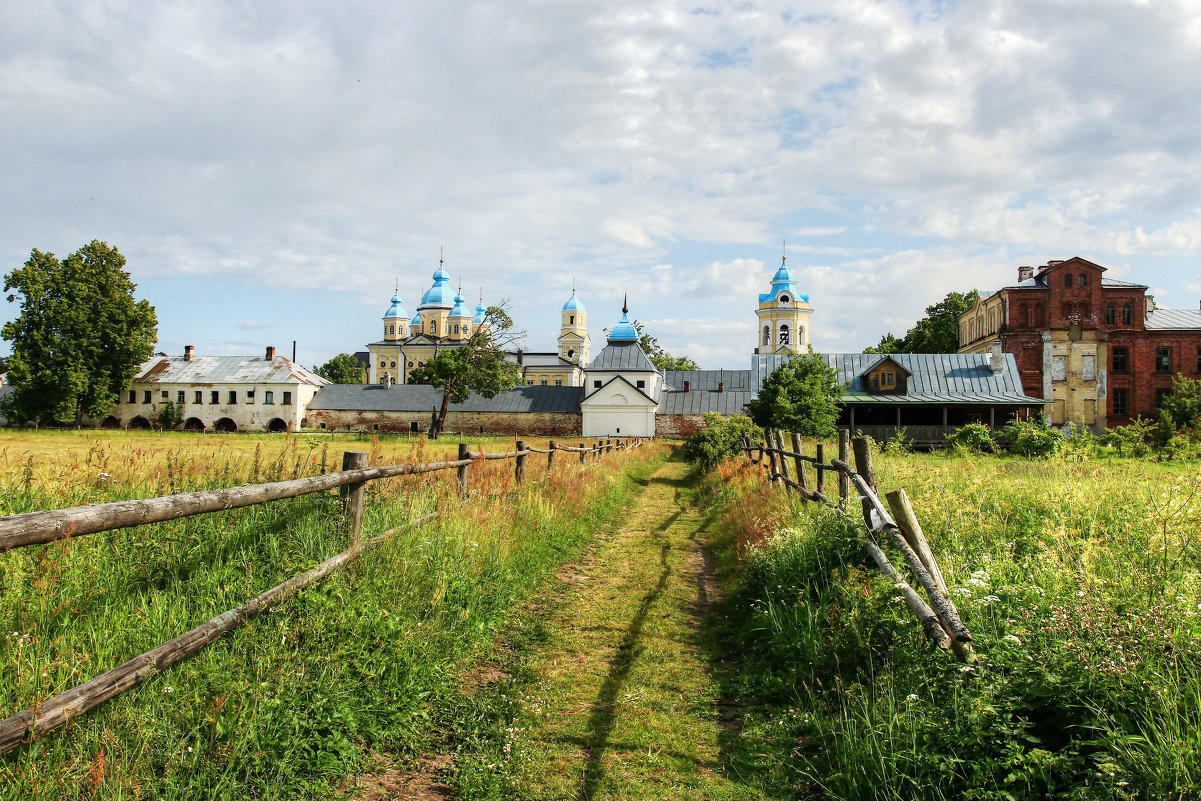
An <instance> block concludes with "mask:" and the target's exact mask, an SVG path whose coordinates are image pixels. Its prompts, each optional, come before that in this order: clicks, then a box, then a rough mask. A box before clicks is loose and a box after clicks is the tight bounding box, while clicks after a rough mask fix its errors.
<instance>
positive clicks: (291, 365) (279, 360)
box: [133, 356, 329, 387]
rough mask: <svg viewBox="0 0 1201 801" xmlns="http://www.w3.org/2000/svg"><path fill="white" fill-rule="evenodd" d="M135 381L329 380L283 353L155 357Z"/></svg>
mask: <svg viewBox="0 0 1201 801" xmlns="http://www.w3.org/2000/svg"><path fill="white" fill-rule="evenodd" d="M133 383H135V384H311V385H312V386H315V387H321V386H325V385H326V384H328V383H329V382H328V381H326V380H325V379H324V378H322V377H321V376H319V375H317V374H316V373H314V372H313V371H312V370H309V369H307V368H304V367H301V366H300V365H299V364H296V363H295V362H293V361H291V360H290V359H287V358H285V357H283V356H276V357H275V358H274V359H271V360H270V361H268V360H267V359H265V358H263V357H261V356H259V357H255V358H249V357H245V356H194V357H193V358H192V359H191V360H189V359H186V358H184V357H183V356H158V357H155V358H153V359H150V360H149V361H147V362H145V363H143V364H142V367H141V369H140V371H139V373H138V374H137V375H136V376H134V379H133Z"/></svg>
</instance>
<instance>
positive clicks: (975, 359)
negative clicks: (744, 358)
mask: <svg viewBox="0 0 1201 801" xmlns="http://www.w3.org/2000/svg"><path fill="white" fill-rule="evenodd" d="M1001 355H1002V357H1003V359H1004V369H1002V370H1001V372H1000V373H994V372H993V371H992V366H991V358H992V357H991V355H990V354H988V353H891V354H886V355H885V354H879V353H826V354H822V358H823V359H825V361H826V364H828V365H830V366H831V367H833V368H834V369H835V370H837V371H838V380H839V381H841V382H842V383H843V385H844V386H845V389H844V390H843V396H842V401H843V403H854V404H858V403H888V404H898V403H939V404H944V403H962V404H990V403H993V404H996V403H1000V404H1012V405H1034V404H1042V403H1043V400H1042V399H1041V398H1032V397H1029V396H1027V395H1026V394H1025V392H1024V391H1023V390H1022V380H1021V376H1020V375H1019V373H1018V368H1017V362H1016V361H1015V360H1014V357H1013V354H1012V353H1003V354H1001ZM886 358H891V359H893V360H894V361H895V362H896V363H897V364H898V365H900V366H901V367H902V368H904V369H905V370H907V371H909V380H908V382H907V386H906V393H905V394H904V395H881V394H868V392H867V384H866V381H865V374H866V373H867V372H868V371H870V370H871V369H872V368H873V367H875V366H876V365H877V364H879V363H880V362H881V361H883V360H884V359H886ZM787 361H788V357H787V356H754V357H752V359H751V381H752V386H753V388H754V391H755V394H758V392H759V389H760V388H761V387H762V386H763V381H764V379H766V378H767V376H769V375H770V374H771V373H772V372H773V371H774V370H775V369H777V368H778V367H780V366H782V365H783V364H784V363H785V362H787Z"/></svg>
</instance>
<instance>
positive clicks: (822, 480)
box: [814, 442, 826, 495]
mask: <svg viewBox="0 0 1201 801" xmlns="http://www.w3.org/2000/svg"><path fill="white" fill-rule="evenodd" d="M814 451H815V453H814V455H815V456H816V457H817V464H816V465H814V470H815V472H816V473H817V491H818V493H819V494H821V495H825V494H826V470H825V468H824V467H822V465H823V464H825V463H826V444H825V443H824V442H819V443H817V445H815V446H814Z"/></svg>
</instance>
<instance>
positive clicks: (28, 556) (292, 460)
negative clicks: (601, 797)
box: [0, 432, 655, 799]
mask: <svg viewBox="0 0 1201 801" xmlns="http://www.w3.org/2000/svg"><path fill="white" fill-rule="evenodd" d="M0 437H2V439H0V454H2V457H0V465H2V468H3V471H4V473H3V477H2V478H0V500H2V503H3V511H4V513H9V514H11V513H13V512H20V511H28V510H30V509H36V508H49V507H57V506H71V505H75V504H77V503H85V502H96V501H102V500H109V499H112V498H116V497H137V496H147V495H155V494H159V493H162V492H170V491H180V490H184V489H196V488H202V487H211V486H229V485H232V484H237V483H244V482H249V481H254V480H260V481H263V480H271V479H275V478H289V477H292V476H294V475H304V474H310V473H316V472H321V471H322V470H323V469H324V470H326V471H328V470H332V469H336V466H337V465H340V463H341V451H342V450H345V449H356V450H368V451H370V452H371V453H372V460H371V461H372V463H373V464H376V463H380V462H403V461H423V460H425V461H428V460H433V459H440V458H442V456H444V455H445V454H446V453H447V452H450V451H455V450H457V448H458V442H457V440H454V441H451V442H441V443H437V444H436V445H432V444H429V443H425V442H405V440H404V437H397V438H389V437H384V438H382V439H380V438H375V437H372V438H368V439H366V440H362V441H360V440H357V439H355V438H349V439H347V438H331V437H309V436H307V435H302V436H298V437H286V438H285V437H282V436H281V437H253V436H198V435H185V434H179V435H175V434H169V435H166V436H161V437H160V436H159V435H157V434H140V435H137V434H124V433H108V432H38V433H36V434H32V433H19V434H4V435H0ZM509 442H511V440H493V441H486V442H484V443H483V447H484V448H485V449H486V450H489V451H497V450H503V449H505V448H506V447H507V446H508V444H509ZM571 456H574V454H572V455H571ZM654 458H655V449H654V448H646V449H640V450H637V451H631V452H626V453H621V454H615V455H611V456H609V457H607V458H606V460H605V462H604V463H603V464H602V465H596V466H593V465H590V466H589V467H587V468H581V467H580V466H579V464H578V462H576V461H575V460H574V459H572V458H569V457H568V455H567V454H560V458H559V460H558V463H557V465H556V470H555V473H554V474H553V475H552V476H550V477H549V478H543V475H544V470H545V461H543V459H541V458H533V457H531V462H530V465H529V473H530V476H531V479H534V480H531V481H529V482H527V483H526V484H525V485H523V486H521V487H516V486H514V482H513V474H512V463H511V462H492V463H489V464H488V465H487V467H486V468H485V469H484V470H483V473H482V474H480V472H479V471H478V470H474V469H473V475H472V489H473V497H472V498H470V499H469V500H468V501H466V502H463V501H461V500H460V499H459V497H458V490H457V486H456V485H455V484H454V474H453V472H448V473H442V474H431V475H428V476H422V477H408V478H397V479H390V480H387V481H384V482H374V483H373V484H371V485H370V488H369V491H368V492H369V494H368V499H367V515H366V520H365V532H366V533H367V534H369V535H370V534H373V533H378V532H380V531H382V530H384V529H388V528H394V527H397V526H398V525H401V524H403V523H404V521H407V520H410V519H413V518H415V517H417V516H418V515H421V514H424V513H426V512H428V511H430V510H435V509H437V510H441V511H442V512H443V514H442V516H441V517H440V518H439V519H438V520H437V521H436V522H435V523H433V524H431V525H428V526H426V527H423V528H420V529H409V530H405V531H402V532H401V533H400V534H399V535H398V536H396V537H395V538H394V539H393V540H391V541H390V542H389V543H387V544H386V545H384V546H382V547H380V548H379V549H377V550H376V551H373V552H372V553H370V554H369V555H367V556H366V557H364V558H363V559H362V560H361V561H360V562H359V563H357V564H356V565H354V566H353V567H351V568H350V569H349V570H347V571H344V572H342V573H339V574H337V575H335V576H333V577H331V578H329V579H327V580H326V581H325V582H324V583H323V584H321V585H320V586H319V587H317V588H314V589H312V590H309V591H306V592H303V593H301V594H300V595H298V596H297V597H295V598H293V599H291V600H290V601H289V602H287V603H286V604H285V605H284V606H282V607H280V608H278V609H276V610H274V611H272V612H271V613H269V614H266V615H264V616H262V617H260V618H258V619H257V620H255V621H254V622H253V623H252V624H250V625H248V626H247V627H245V628H243V629H241V630H239V631H237V632H235V633H234V634H232V635H230V636H228V637H226V638H224V639H223V640H221V641H219V642H218V643H216V644H215V645H213V646H211V647H210V648H208V649H206V650H205V651H204V652H202V653H201V654H199V655H197V656H196V657H193V658H192V659H190V660H188V661H186V662H184V663H181V664H179V665H176V666H175V667H173V668H171V669H169V670H167V671H165V672H164V673H162V674H160V675H157V676H154V677H152V678H151V679H149V680H147V681H145V682H144V683H143V684H141V685H140V686H139V687H137V688H136V689H134V690H132V691H130V692H128V693H126V694H125V695H123V696H120V697H119V698H117V699H115V700H113V701H110V702H109V703H108V704H106V705H105V706H103V707H101V708H100V709H98V710H96V711H93V712H91V713H89V714H87V715H85V716H83V717H82V718H81V719H79V720H78V721H76V722H74V723H72V724H71V725H70V726H69V727H67V728H66V729H64V730H60V731H58V732H54V733H51V734H50V735H48V736H47V737H45V738H44V739H42V740H39V741H37V742H35V743H32V744H30V745H27V746H24V747H22V748H20V749H18V750H17V751H15V752H13V753H11V754H8V755H6V756H0V799H61V798H105V799H135V798H234V799H240V798H248V797H258V798H281V797H282V798H328V797H330V796H331V795H339V794H340V790H339V788H340V787H341V786H342V784H343V782H344V781H345V780H346V777H347V776H348V775H349V774H352V773H355V772H358V771H362V770H364V769H367V768H371V769H378V768H380V767H387V766H392V767H398V768H399V769H404V768H405V766H406V765H407V764H409V763H410V762H411V761H412V760H413V759H415V758H416V756H417V755H419V754H421V753H423V752H426V751H428V750H430V749H434V750H437V749H438V748H441V747H442V746H441V745H440V740H442V739H444V738H446V737H447V736H451V735H453V734H454V733H455V732H461V730H462V727H463V726H464V725H466V724H464V723H463V722H462V721H459V720H453V719H451V718H450V716H451V715H452V714H453V712H452V710H455V709H458V708H459V706H460V705H459V703H458V701H457V700H456V698H457V695H458V692H459V689H458V675H459V672H460V670H461V669H462V668H463V666H464V665H465V664H467V663H469V662H470V660H471V658H472V655H473V654H474V653H476V652H477V650H478V649H479V648H480V647H481V645H482V644H483V643H486V642H487V641H488V640H489V638H490V637H491V636H493V633H494V630H495V628H496V627H497V626H498V625H500V623H501V621H503V619H504V618H505V616H506V614H507V613H508V610H509V609H510V608H511V607H512V606H513V605H514V604H516V603H518V602H520V600H521V599H523V598H525V597H527V596H528V595H529V594H530V593H531V592H534V591H535V589H536V588H537V587H539V586H540V585H541V583H542V582H544V581H546V580H547V579H548V577H551V576H553V573H554V570H555V569H556V567H557V566H558V565H559V564H561V563H562V562H563V561H564V560H567V559H570V558H572V557H573V556H574V555H576V554H577V553H578V552H579V550H580V548H582V547H583V546H584V544H585V543H586V542H587V541H588V540H589V538H590V537H591V536H592V535H593V533H594V532H595V531H597V530H599V529H600V528H601V527H602V526H603V525H604V524H605V522H606V521H607V520H609V519H611V518H612V516H613V515H615V514H616V513H617V512H618V511H619V510H620V509H621V508H622V507H623V505H624V504H625V503H626V502H627V501H628V499H629V498H630V497H631V496H632V495H633V494H634V493H635V492H636V491H637V490H638V489H639V486H638V485H637V484H636V483H635V482H634V481H632V480H631V479H630V478H628V476H627V468H630V467H631V466H633V465H636V464H639V463H644V462H646V461H648V460H653V459H654ZM346 545H347V534H346V531H345V523H344V520H343V517H342V515H341V510H340V506H339V501H338V496H337V494H336V493H329V494H323V495H316V496H309V497H306V498H301V499H295V500H290V501H281V502H276V503H273V504H269V505H265V506H260V507H250V508H247V509H240V510H231V511H227V512H222V513H218V514H213V515H206V516H202V517H196V518H189V519H184V520H178V521H173V522H169V523H163V524H156V525H151V526H143V527H139V528H135V529H128V530H124V531H117V532H110V533H107V534H97V535H92V536H88V537H82V538H80V539H78V540H71V541H66V542H63V543H56V544H54V545H49V546H39V547H33V548H26V549H21V550H18V551H13V552H10V553H6V554H0V626H2V628H3V630H2V632H0V714H2V715H8V714H12V713H15V712H17V711H20V710H22V709H25V708H27V707H29V706H31V705H34V704H36V703H38V702H39V701H40V700H41V699H45V698H47V697H49V696H51V695H53V694H55V693H58V692H61V691H62V690H64V689H67V688H69V687H71V686H74V685H75V684H78V683H79V682H81V681H84V680H86V679H88V678H91V677H92V676H94V675H97V674H98V673H100V672H102V671H104V670H106V669H108V668H109V667H112V666H114V665H116V664H118V663H120V662H122V661H124V660H126V659H129V658H130V657H132V656H134V655H136V654H138V653H140V652H142V651H144V650H146V649H147V648H150V647H152V646H154V645H156V644H158V643H159V642H162V641H164V640H166V639H168V638H170V637H172V636H175V635H177V634H179V633H181V632H183V631H185V630H186V629H188V628H190V627H191V626H194V625H196V624H198V623H200V622H203V621H204V620H207V619H208V618H209V617H211V616H213V615H215V614H218V613H220V612H222V611H224V610H226V609H229V608H231V607H233V606H236V605H238V604H240V603H243V602H244V601H245V600H246V599H248V598H250V597H251V596H253V595H254V594H256V593H258V592H261V591H263V590H264V589H266V588H268V587H271V586H273V585H274V584H276V583H278V582H280V581H282V580H284V579H285V578H287V577H289V576H291V575H293V574H295V573H297V572H300V571H301V570H303V569H306V568H308V567H311V566H312V565H314V564H316V563H317V562H319V561H321V560H322V559H325V558H327V557H329V556H331V555H332V554H334V553H336V552H338V551H339V550H341V549H343V548H345V547H346Z"/></svg>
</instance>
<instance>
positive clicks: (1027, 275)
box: [959, 257, 1201, 430]
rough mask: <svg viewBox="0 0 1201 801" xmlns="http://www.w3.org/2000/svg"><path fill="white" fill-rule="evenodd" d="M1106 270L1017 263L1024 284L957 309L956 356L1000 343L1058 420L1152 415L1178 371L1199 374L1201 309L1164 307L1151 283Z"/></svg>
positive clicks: (1090, 421)
mask: <svg viewBox="0 0 1201 801" xmlns="http://www.w3.org/2000/svg"><path fill="white" fill-rule="evenodd" d="M1104 273H1105V268H1104V267H1102V266H1100V265H1098V264H1094V263H1092V262H1090V261H1087V260H1085V259H1082V258H1079V257H1076V258H1072V259H1068V260H1066V261H1050V262H1048V263H1047V264H1045V265H1043V266H1042V267H1039V268H1037V269H1035V268H1033V267H1019V268H1018V281H1017V283H1015V284H1013V285H1010V286H1006V287H1003V288H1001V289H1000V290H998V291H997V292H994V293H992V294H990V295H986V296H983V297H981V298H980V300H979V301H977V303H976V305H975V306H974V307H973V308H972V309H970V310H969V311H967V312H965V313H964V314H962V315H960V317H959V352H960V353H983V352H987V351H988V350H989V348H990V347H991V344H992V343H993V342H994V341H995V340H998V339H999V340H1000V341H1001V345H1002V348H1003V349H1004V350H1005V351H1007V352H1009V353H1012V354H1014V357H1015V358H1016V360H1017V363H1018V370H1019V372H1020V374H1021V377H1022V386H1023V388H1024V390H1025V392H1026V394H1028V395H1033V396H1036V397H1041V398H1043V399H1044V400H1046V401H1047V408H1046V412H1047V415H1048V417H1049V418H1050V420H1051V422H1052V423H1054V424H1056V425H1062V424H1065V423H1083V424H1085V425H1089V426H1092V427H1093V428H1095V429H1097V430H1101V429H1104V428H1106V427H1107V426H1109V427H1112V426H1117V425H1123V424H1125V423H1128V422H1130V420H1131V419H1132V418H1134V417H1135V416H1142V417H1149V418H1154V417H1155V416H1156V415H1157V414H1158V405H1159V401H1160V399H1161V398H1162V396H1163V395H1165V394H1166V393H1168V392H1170V391H1171V386H1172V377H1173V376H1174V375H1175V374H1176V373H1183V374H1184V375H1186V376H1188V377H1190V378H1197V377H1201V308H1199V309H1193V310H1177V309H1157V308H1156V307H1155V300H1154V298H1153V297H1151V296H1150V295H1147V287H1146V286H1144V285H1143V284H1135V283H1130V282H1128V281H1118V280H1115V279H1111V278H1105V277H1104Z"/></svg>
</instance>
